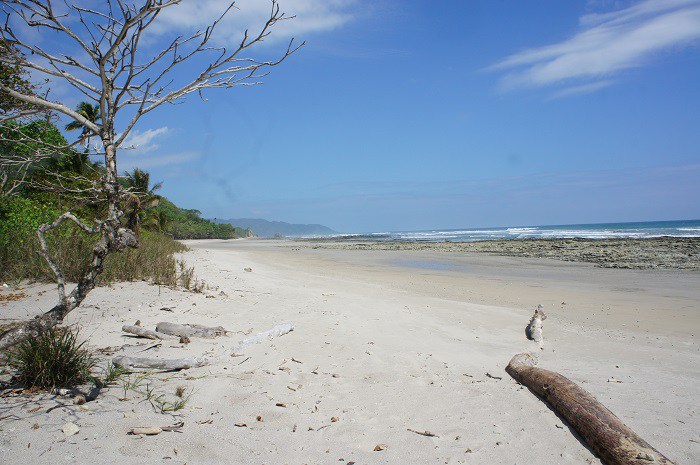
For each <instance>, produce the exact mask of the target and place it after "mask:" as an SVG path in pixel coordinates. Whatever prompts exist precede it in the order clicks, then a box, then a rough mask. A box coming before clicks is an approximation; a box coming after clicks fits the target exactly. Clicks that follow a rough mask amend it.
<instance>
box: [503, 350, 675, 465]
mask: <svg viewBox="0 0 700 465" xmlns="http://www.w3.org/2000/svg"><path fill="white" fill-rule="evenodd" d="M536 365H537V357H535V356H534V355H532V354H518V355H516V356H514V357H513V358H512V359H511V361H510V363H509V364H508V367H507V368H506V371H507V372H508V374H509V375H511V376H512V377H513V378H514V379H515V380H516V381H518V382H519V383H520V384H523V385H525V386H527V387H528V388H530V389H531V390H532V391H534V392H535V393H536V394H537V395H539V396H540V397H541V398H542V399H544V400H545V401H546V402H547V403H549V405H551V406H552V408H553V409H554V410H555V411H556V412H557V413H558V414H559V415H561V416H562V417H563V418H564V419H565V420H566V421H567V422H568V423H569V425H571V426H572V427H573V428H574V429H575V430H576V432H577V433H578V434H579V435H580V436H581V437H582V438H583V440H584V441H585V442H586V443H587V444H588V445H589V446H590V447H591V448H592V449H593V450H595V451H596V452H597V453H598V455H600V457H601V458H602V459H603V460H604V461H605V463H606V464H608V465H651V464H673V462H671V461H670V460H669V459H668V458H666V457H664V456H663V455H662V454H661V452H659V451H657V450H656V449H654V448H653V447H652V446H650V445H649V444H648V443H647V442H646V441H644V440H643V439H642V438H640V437H639V436H637V434H635V432H634V431H632V430H631V429H629V428H628V427H627V426H625V424H624V423H622V422H621V421H620V419H619V418H617V417H616V416H615V414H613V413H612V412H611V411H610V410H608V409H607V408H605V407H604V406H603V405H602V404H601V403H600V402H598V401H597V400H596V399H595V397H593V396H592V395H591V394H590V393H589V392H588V391H586V390H585V389H583V388H581V387H580V386H578V385H577V384H576V383H574V382H572V381H571V380H569V379H568V378H566V377H564V376H562V375H560V374H559V373H556V372H553V371H549V370H544V369H542V368H537V367H536Z"/></svg>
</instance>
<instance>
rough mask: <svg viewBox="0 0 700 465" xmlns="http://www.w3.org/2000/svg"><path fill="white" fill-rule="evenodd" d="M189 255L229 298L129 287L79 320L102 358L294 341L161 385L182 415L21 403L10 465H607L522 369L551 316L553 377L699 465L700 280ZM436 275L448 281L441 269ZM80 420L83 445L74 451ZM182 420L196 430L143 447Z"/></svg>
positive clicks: (1, 431)
mask: <svg viewBox="0 0 700 465" xmlns="http://www.w3.org/2000/svg"><path fill="white" fill-rule="evenodd" d="M190 245H191V246H192V247H194V248H195V250H194V251H193V252H189V253H187V254H186V259H187V260H188V262H189V263H191V264H193V265H194V266H195V268H196V272H197V275H198V276H199V277H202V278H204V279H205V280H206V281H207V282H208V283H209V284H210V285H212V286H218V287H219V289H217V290H209V291H207V292H206V295H202V294H192V293H188V292H183V291H176V290H171V289H166V288H159V287H157V286H151V285H148V284H146V283H131V284H117V285H114V286H112V287H110V288H101V289H98V290H96V291H94V292H93V293H92V294H90V296H89V298H88V300H87V301H86V305H84V306H83V307H81V308H80V309H77V310H75V311H74V312H73V313H72V314H71V315H70V317H69V321H68V322H69V323H79V324H80V325H81V326H82V328H83V330H82V331H83V335H85V336H89V338H90V344H91V345H92V346H94V347H106V346H112V347H117V348H119V349H118V350H117V351H116V355H124V354H126V355H138V356H153V357H178V356H179V357H184V356H198V355H201V354H203V353H205V352H207V351H211V352H212V353H217V352H220V351H223V350H225V349H226V348H228V347H231V346H234V345H235V344H236V343H238V342H239V341H240V340H242V339H244V338H245V335H244V334H243V332H248V331H250V330H252V331H253V332H257V331H263V330H265V329H268V328H270V327H272V326H273V325H275V324H278V323H286V322H290V323H293V324H294V325H295V327H296V329H295V331H293V332H292V333H290V334H288V335H285V336H282V337H280V338H276V339H274V340H271V341H267V342H264V343H261V344H258V345H255V346H253V347H251V348H250V349H248V350H247V351H246V353H245V354H244V356H242V357H235V358H232V359H231V361H230V363H218V364H215V365H212V366H209V367H203V368H197V369H191V370H187V371H186V372H184V373H179V374H176V375H174V376H173V374H155V375H153V376H152V377H151V379H150V381H149V387H152V388H153V389H155V390H156V391H157V392H158V393H165V394H167V396H168V398H169V399H171V400H172V399H174V398H175V397H174V395H173V393H174V391H175V389H176V387H177V386H185V387H187V388H188V389H191V390H194V393H193V394H192V397H191V399H190V401H189V403H188V404H187V406H186V407H185V408H184V409H183V410H180V411H178V412H177V414H176V415H175V416H171V415H163V414H160V413H157V412H155V411H154V409H153V408H152V407H151V406H150V404H149V403H148V402H147V401H146V400H145V398H144V397H143V396H140V395H138V394H137V393H135V392H133V391H129V392H127V397H128V398H129V400H125V401H120V400H118V399H119V398H121V397H123V396H124V391H123V390H122V388H121V387H120V386H115V387H112V388H111V389H108V390H105V391H103V392H102V393H101V394H100V396H99V397H98V399H97V400H95V401H93V402H89V403H88V404H87V405H86V406H85V409H81V408H79V407H76V406H74V405H72V404H71V403H70V401H69V400H66V399H62V398H60V397H59V398H55V397H54V396H50V395H44V396H40V397H36V396H33V397H31V396H30V397H14V398H7V397H6V398H2V399H0V418H2V419H0V463H16V464H19V463H55V464H60V463H121V464H132V463H133V464H151V463H174V464H176V463H188V464H210V463H244V464H263V463H264V464H283V463H289V464H302V463H308V464H318V463H346V464H347V463H350V462H356V463H358V464H365V463H392V464H393V463H396V464H404V463H426V464H436V463H447V464H452V463H482V464H495V463H533V464H535V463H537V464H555V463H576V464H579V463H581V464H586V463H600V462H599V460H598V459H596V458H594V457H593V455H592V454H591V452H590V451H589V450H587V449H586V447H584V446H583V445H582V444H581V443H580V442H579V440H578V439H577V438H576V437H575V435H574V434H572V432H571V431H570V430H569V428H568V426H567V425H566V424H565V423H563V422H562V421H561V420H560V419H559V418H558V417H557V416H556V415H555V414H554V413H553V412H552V411H551V410H550V409H549V408H548V407H547V406H546V405H545V404H544V403H543V402H542V401H541V400H539V399H538V398H537V397H535V396H534V395H533V394H532V393H531V392H530V391H529V390H527V389H525V388H523V387H521V386H519V385H518V384H517V383H515V382H514V381H513V380H512V379H511V378H510V377H509V376H508V375H507V374H506V373H505V371H504V368H505V366H506V364H507V363H508V361H509V360H510V358H511V356H512V355H513V354H515V353H518V352H522V351H529V350H536V349H535V347H536V346H535V345H534V344H533V343H532V342H530V341H527V340H526V339H525V335H524V327H525V325H526V324H527V322H528V320H529V317H530V315H531V313H532V309H533V308H534V307H535V306H536V305H537V304H542V305H543V306H544V310H545V312H547V314H548V316H549V318H548V319H547V320H546V321H545V325H544V336H545V346H544V347H545V350H544V351H543V352H542V353H541V366H543V367H545V368H549V369H553V370H556V371H559V372H560V373H562V374H564V375H565V376H568V377H569V378H571V379H572V380H573V381H575V382H577V383H579V384H580V385H581V386H583V387H584V388H586V389H588V390H589V391H590V392H591V393H593V394H594V395H595V396H596V397H597V398H598V399H599V400H600V401H601V402H603V403H604V404H605V405H606V406H607V407H609V408H610V409H611V410H612V411H613V412H615V413H616V414H617V415H618V416H619V417H620V418H621V419H622V420H623V421H624V422H625V423H626V424H627V425H628V426H630V427H631V428H632V429H633V430H635V431H636V432H637V433H638V434H639V435H641V436H642V437H643V438H644V439H646V440H647V441H648V442H650V443H651V444H652V445H653V446H655V447H656V448H658V449H659V450H660V451H662V452H664V453H665V454H666V455H667V456H668V457H669V458H671V459H673V460H676V461H678V463H688V464H690V463H697V458H698V457H700V436H699V432H700V419H699V417H698V405H699V404H698V399H700V382H699V381H700V364H699V363H698V362H699V360H700V355H699V352H698V338H697V334H698V331H700V274H699V273H692V272H656V271H643V272H638V271H628V270H602V269H598V268H595V267H592V266H590V265H580V264H572V263H563V262H554V261H546V260H531V259H515V258H500V257H488V256H484V255H478V256H469V255H463V256H455V255H444V254H443V255H441V254H439V253H429V254H421V253H419V252H401V253H398V252H397V253H392V252H379V251H372V252H365V251H330V250H307V249H301V250H299V249H297V248H295V247H289V246H290V244H289V243H280V242H275V241H257V240H241V241H234V242H223V241H202V242H194V243H190ZM280 245H284V247H279V246H280ZM292 245H293V244H292ZM435 261H437V262H439V263H438V265H437V266H438V267H441V268H446V269H441V270H435V269H430V268H425V266H427V265H426V263H429V262H435ZM396 262H402V263H406V262H419V263H412V264H413V265H414V266H413V267H409V266H401V265H397V264H396ZM416 265H417V266H419V267H416ZM245 267H251V268H252V270H253V271H252V272H250V273H247V272H245V271H244V270H243V269H244V268H245ZM47 289H51V288H50V287H49V286H32V287H31V288H30V289H29V291H27V292H29V293H30V294H31V297H30V298H27V299H24V300H22V301H18V302H10V303H5V304H1V305H0V311H1V312H2V317H3V318H17V317H24V316H28V315H32V314H35V313H36V312H38V311H42V310H45V309H46V308H48V307H49V306H50V304H51V303H52V302H53V299H54V295H53V291H50V292H47V293H45V294H43V295H38V293H39V292H40V291H42V290H47ZM220 290H223V291H224V292H225V293H226V294H227V295H228V297H223V296H220V295H218V294H219V291H220ZM562 302H566V304H565V305H562ZM163 307H172V309H173V311H172V312H169V311H165V310H160V308H163ZM137 319H140V320H141V321H142V324H143V325H144V326H146V327H149V328H153V327H155V324H156V323H157V322H159V321H164V320H167V321H173V322H177V323H200V324H205V325H211V326H218V325H222V326H224V327H225V328H227V329H228V330H230V331H233V333H232V334H230V335H229V336H227V337H223V338H218V339H215V340H211V341H209V340H207V341H202V340H196V341H194V340H193V342H192V343H191V344H189V345H188V346H186V347H184V348H183V347H182V346H181V344H179V343H177V342H174V341H164V342H163V344H162V346H161V347H160V348H154V349H150V350H147V351H145V352H141V353H137V351H139V350H143V349H144V348H146V347H150V346H151V345H152V342H151V341H144V340H139V339H132V338H127V337H124V336H123V335H122V333H121V331H120V328H121V325H122V324H132V323H134V321H135V320H137ZM122 346H124V347H123V348H122ZM248 357H250V358H249V359H248ZM292 358H294V360H296V361H298V362H296V361H292ZM241 362H242V363H241ZM486 373H489V374H490V375H492V376H494V377H500V378H502V379H495V378H491V377H488V376H487V375H486ZM168 378H169V379H168ZM611 378H614V379H617V380H620V381H622V382H621V383H614V382H608V380H609V379H611ZM277 402H283V403H284V404H286V407H277V406H275V404H276V403H277ZM36 407H40V409H39V410H37V411H34V412H30V411H31V410H34V409H35V408H36ZM257 416H261V417H262V421H256V417H257ZM333 417H335V418H337V419H338V421H336V422H331V418H333ZM209 420H211V422H208V421H209ZM69 421H71V422H74V423H75V424H77V425H78V426H79V427H80V432H79V433H78V434H76V435H74V436H70V437H65V435H64V433H63V432H61V430H60V429H61V426H62V425H63V424H64V423H66V422H69ZM177 421H184V422H185V425H184V427H183V428H182V433H174V432H164V433H162V434H160V435H158V436H150V437H143V438H140V437H138V436H128V435H127V432H128V431H129V430H130V429H131V428H132V427H135V426H152V425H156V426H165V425H170V424H174V423H176V422H177ZM235 423H246V424H247V427H236V426H234V424H235ZM33 425H36V426H33ZM35 428H36V429H35ZM409 428H410V429H413V430H416V431H426V430H427V431H430V432H432V433H434V434H436V435H437V436H438V437H425V436H421V435H418V434H416V433H414V432H411V431H407V429H409ZM377 444H385V445H386V449H385V450H383V451H379V452H375V451H373V449H374V447H375V446H376V445H377ZM165 457H167V458H165Z"/></svg>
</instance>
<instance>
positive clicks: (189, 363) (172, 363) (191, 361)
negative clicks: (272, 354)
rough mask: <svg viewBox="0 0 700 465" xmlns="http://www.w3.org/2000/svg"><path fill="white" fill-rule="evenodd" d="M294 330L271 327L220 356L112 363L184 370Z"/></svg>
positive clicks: (288, 326)
mask: <svg viewBox="0 0 700 465" xmlns="http://www.w3.org/2000/svg"><path fill="white" fill-rule="evenodd" d="M293 330H294V325H292V324H290V323H287V324H282V325H277V326H273V327H272V328H270V329H268V330H267V331H263V332H260V333H257V334H255V335H253V336H251V337H249V338H246V339H244V340H243V341H241V342H240V343H239V344H238V345H237V346H236V347H233V348H232V349H228V350H226V351H224V352H223V353H222V354H220V355H208V356H202V357H195V358H176V359H157V358H141V357H115V358H113V359H112V363H113V364H115V365H117V366H120V367H122V368H126V369H132V368H151V369H155V370H167V371H171V370H186V369H189V368H195V367H201V366H205V365H211V364H212V363H215V362H218V361H221V360H224V359H226V358H228V357H230V356H232V355H234V354H239V353H241V352H242V351H243V350H245V349H246V348H247V347H249V346H251V345H253V344H256V343H258V342H260V341H262V340H264V339H268V338H272V337H277V336H283V335H285V334H287V333H289V332H290V331H293Z"/></svg>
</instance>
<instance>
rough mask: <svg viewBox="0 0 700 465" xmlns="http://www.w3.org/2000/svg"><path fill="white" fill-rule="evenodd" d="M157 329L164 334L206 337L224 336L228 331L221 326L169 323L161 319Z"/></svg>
mask: <svg viewBox="0 0 700 465" xmlns="http://www.w3.org/2000/svg"><path fill="white" fill-rule="evenodd" d="M156 331H157V332H159V333H163V334H169V335H171V336H178V337H202V338H206V339H213V338H215V337H218V336H224V335H225V334H226V333H227V331H226V330H225V329H224V328H222V327H221V326H217V327H215V328H212V327H210V326H202V325H196V324H186V325H179V324H176V323H169V322H167V321H161V322H160V323H158V324H157V325H156Z"/></svg>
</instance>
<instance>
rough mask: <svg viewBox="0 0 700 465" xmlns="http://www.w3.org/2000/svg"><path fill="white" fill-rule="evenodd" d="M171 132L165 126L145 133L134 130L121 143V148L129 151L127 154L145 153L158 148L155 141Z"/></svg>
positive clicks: (147, 130)
mask: <svg viewBox="0 0 700 465" xmlns="http://www.w3.org/2000/svg"><path fill="white" fill-rule="evenodd" d="M168 132H171V130H170V129H169V128H168V127H167V126H163V127H160V128H157V129H146V130H145V131H139V130H134V131H132V132H131V133H129V135H128V136H127V138H126V139H125V140H124V142H123V143H122V148H124V149H126V150H129V153H131V154H136V153H147V152H152V151H154V150H156V149H157V148H158V143H157V142H156V139H158V138H162V137H163V136H165V135H167V134H168Z"/></svg>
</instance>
